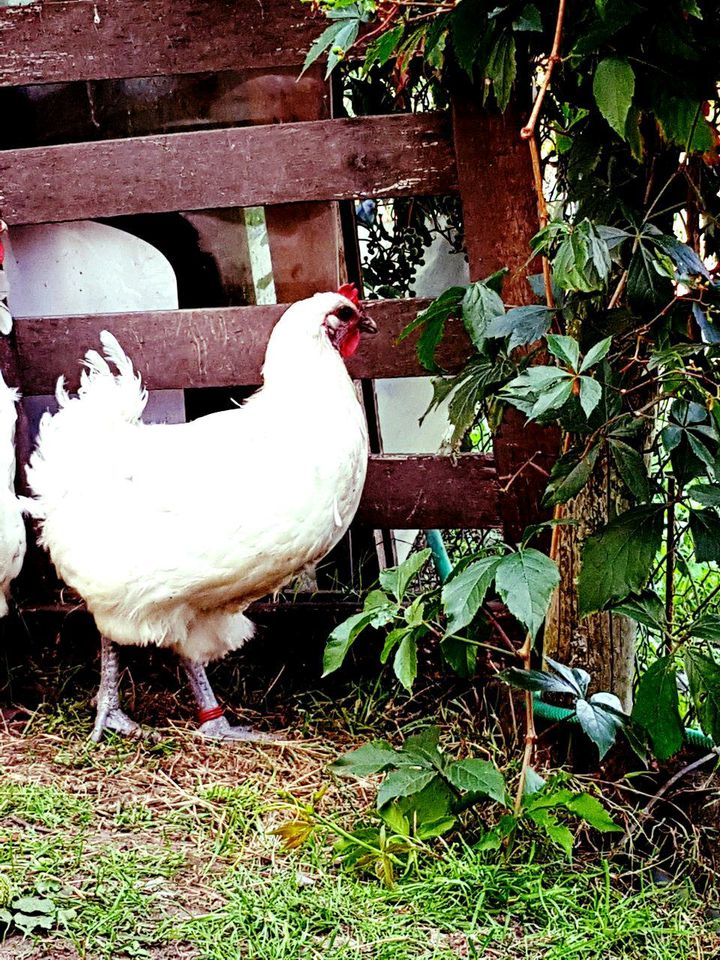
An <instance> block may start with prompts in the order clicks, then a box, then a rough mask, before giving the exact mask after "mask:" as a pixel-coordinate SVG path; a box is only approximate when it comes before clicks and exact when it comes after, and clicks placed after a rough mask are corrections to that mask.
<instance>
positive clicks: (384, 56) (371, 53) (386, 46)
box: [363, 24, 405, 75]
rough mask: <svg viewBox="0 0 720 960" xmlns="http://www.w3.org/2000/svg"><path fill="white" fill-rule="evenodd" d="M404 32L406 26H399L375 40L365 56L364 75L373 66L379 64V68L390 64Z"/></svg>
mask: <svg viewBox="0 0 720 960" xmlns="http://www.w3.org/2000/svg"><path fill="white" fill-rule="evenodd" d="M404 31H405V26H404V24H398V26H396V27H393V28H392V29H391V30H386V31H385V33H382V34H381V35H380V36H379V37H378V38H377V40H373V42H372V43H371V44H370V46H369V47H368V48H367V52H366V54H365V63H364V65H363V73H364V74H366V75H367V74H368V73H369V72H370V68H371V67H372V66H373V65H375V64H377V65H378V66H382V65H383V64H385V63H387V62H388V60H389V59H390V58H391V57H392V55H393V53H394V52H395V49H396V47H397V45H398V43H399V42H400V40H401V38H402V35H403V33H404Z"/></svg>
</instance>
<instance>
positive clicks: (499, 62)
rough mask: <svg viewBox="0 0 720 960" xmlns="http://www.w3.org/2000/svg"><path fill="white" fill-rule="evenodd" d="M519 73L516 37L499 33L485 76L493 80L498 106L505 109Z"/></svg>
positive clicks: (505, 32) (506, 33)
mask: <svg viewBox="0 0 720 960" xmlns="http://www.w3.org/2000/svg"><path fill="white" fill-rule="evenodd" d="M516 74H517V58H516V55H515V37H514V36H513V35H512V33H510V32H508V31H504V32H502V33H500V34H499V35H498V38H497V40H496V41H495V44H494V46H493V47H492V49H491V51H490V56H489V57H488V60H487V63H486V65H485V76H486V77H487V79H488V80H490V81H491V83H492V86H493V92H494V93H495V99H496V101H497V105H498V107H500V110H501V111H503V112H504V111H505V108H506V107H507V105H508V103H509V102H510V94H511V92H512V88H513V84H514V83H515V76H516Z"/></svg>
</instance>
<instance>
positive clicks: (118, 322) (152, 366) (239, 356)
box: [15, 300, 471, 396]
mask: <svg viewBox="0 0 720 960" xmlns="http://www.w3.org/2000/svg"><path fill="white" fill-rule="evenodd" d="M426 304H427V301H425V300H381V301H378V302H370V303H368V304H366V306H367V311H368V314H369V315H370V316H371V317H373V319H374V320H375V321H376V323H377V324H378V328H379V332H378V333H377V334H376V335H375V336H373V337H365V338H363V341H362V344H361V347H360V350H359V351H358V353H357V355H356V356H355V357H353V358H352V360H351V361H350V362H349V364H348V369H349V371H350V373H351V374H352V376H353V377H355V378H357V379H361V378H366V377H412V376H419V375H422V374H426V371H424V370H423V369H422V367H420V365H419V364H418V361H417V357H416V355H415V345H414V343H413V342H412V341H411V340H409V339H408V340H404V341H402V343H399V344H398V343H396V342H395V341H396V338H397V335H398V334H399V333H400V331H401V330H402V329H403V327H404V326H405V325H406V324H407V323H409V322H410V321H411V320H412V319H413V318H414V317H415V315H416V314H417V311H418V310H419V309H422V307H424V306H425V305H426ZM285 309H286V308H285V307H284V306H262V307H220V308H216V309H208V310H166V311H155V312H151V313H112V314H104V315H103V314H93V315H90V316H73V317H31V318H30V317H28V318H24V317H17V318H16V321H15V329H16V339H17V363H18V367H19V372H20V375H19V384H20V386H21V389H22V392H23V394H25V395H26V396H34V395H42V394H48V393H53V392H54V390H55V383H56V381H57V378H58V377H59V376H60V375H64V376H65V377H66V378H67V381H68V385H69V386H70V388H71V389H74V388H75V387H76V386H77V384H78V380H79V373H80V360H81V358H82V357H83V356H84V355H85V352H86V351H87V350H88V349H90V348H93V349H94V348H97V347H98V344H99V334H100V331H101V330H110V331H111V332H112V333H114V334H115V336H116V337H117V338H118V340H119V342H120V343H121V344H122V346H123V348H124V349H125V350H126V351H127V353H128V356H130V357H131V358H132V360H133V362H134V364H135V365H136V367H137V369H138V371H139V372H140V373H141V374H142V377H143V380H144V382H145V384H146V386H147V387H148V388H149V389H151V390H167V389H174V388H176V387H227V386H243V385H254V384H258V383H260V382H261V376H260V371H261V369H262V362H263V358H264V356H265V346H266V344H267V340H268V337H269V336H270V331H271V330H272V328H273V326H274V324H275V323H276V321H277V320H278V318H279V317H280V316H281V314H282V313H283V311H284V310H285ZM470 352H471V348H470V344H469V342H468V339H467V336H466V334H465V331H464V329H463V327H462V324H461V323H457V322H452V321H451V322H450V323H449V324H448V333H447V335H446V337H445V338H444V340H443V343H442V344H441V347H440V349H439V350H438V358H439V361H440V363H441V364H442V365H443V366H444V367H445V368H446V369H448V370H453V369H458V368H459V367H460V366H461V365H462V362H463V361H464V360H465V359H467V357H468V356H469V355H470Z"/></svg>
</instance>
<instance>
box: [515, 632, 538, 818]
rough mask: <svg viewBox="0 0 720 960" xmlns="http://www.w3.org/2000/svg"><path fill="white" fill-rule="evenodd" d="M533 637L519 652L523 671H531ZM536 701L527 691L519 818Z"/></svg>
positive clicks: (531, 750)
mask: <svg viewBox="0 0 720 960" xmlns="http://www.w3.org/2000/svg"><path fill="white" fill-rule="evenodd" d="M532 648H533V643H532V637H531V636H530V634H528V635H527V636H526V637H525V643H524V644H523V645H522V647H521V648H520V650H518V655H519V656H521V657H522V660H523V669H525V670H529V669H530V658H531V657H532ZM536 740H537V734H536V733H535V701H534V700H533V695H532V691H530V690H526V691H525V752H524V753H523V762H522V767H521V768H520V780H519V782H518V788H517V793H516V794H515V806H514V808H513V809H514V811H515V815H516V816H517V815H518V814H519V813H520V810H521V808H522V801H523V795H524V793H525V781H526V779H527V771H528V767H529V766H530V764H531V763H532V759H533V753H534V752H535V741H536Z"/></svg>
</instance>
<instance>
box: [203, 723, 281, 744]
mask: <svg viewBox="0 0 720 960" xmlns="http://www.w3.org/2000/svg"><path fill="white" fill-rule="evenodd" d="M198 733H199V734H200V736H201V737H207V739H208V740H243V741H245V743H277V742H278V741H280V740H282V739H283V738H282V737H279V736H277V734H274V733H263V732H262V731H261V730H255V729H253V727H232V726H230V724H229V723H228V721H227V717H215V718H214V719H213V720H206V721H205V723H202V724H200V726H199V727H198Z"/></svg>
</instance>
